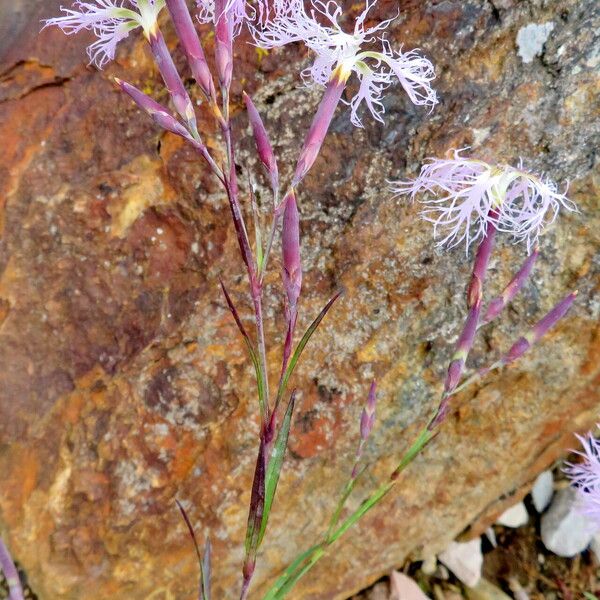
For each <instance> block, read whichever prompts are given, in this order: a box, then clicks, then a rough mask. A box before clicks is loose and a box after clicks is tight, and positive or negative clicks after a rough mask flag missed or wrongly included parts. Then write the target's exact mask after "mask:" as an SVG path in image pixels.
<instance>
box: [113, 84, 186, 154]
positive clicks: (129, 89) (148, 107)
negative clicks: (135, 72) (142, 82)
mask: <svg viewBox="0 0 600 600" xmlns="http://www.w3.org/2000/svg"><path fill="white" fill-rule="evenodd" d="M115 83H116V84H117V85H118V86H119V87H120V88H121V90H122V91H123V92H125V93H126V94H127V95H128V96H129V97H130V98H131V99H132V100H133V101H134V102H135V103H136V104H137V105H138V106H139V107H140V108H141V109H142V110H143V111H145V112H146V113H148V114H149V115H150V116H151V117H152V119H153V120H154V122H155V123H156V124H157V125H159V126H160V127H162V128H163V129H166V130H167V131H170V132H171V133H174V134H176V135H180V136H181V137H183V138H186V139H187V140H190V141H192V142H193V141H194V140H193V139H192V136H191V135H190V132H189V131H188V130H187V129H186V128H185V127H184V126H183V125H182V124H181V123H180V122H179V121H178V120H177V119H176V118H175V117H174V116H173V115H172V114H171V113H170V111H169V109H168V108H166V107H165V106H163V105H162V104H159V103H158V102H156V100H153V99H152V98H150V96H148V95H146V94H144V92H142V91H141V90H139V89H138V88H136V87H135V86H133V85H131V84H130V83H127V82H126V81H122V80H121V79H118V78H117V77H115Z"/></svg>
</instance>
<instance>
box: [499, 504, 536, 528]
mask: <svg viewBox="0 0 600 600" xmlns="http://www.w3.org/2000/svg"><path fill="white" fill-rule="evenodd" d="M527 521H529V514H528V513H527V509H526V508H525V504H523V502H517V503H516V504H515V505H513V506H511V507H510V508H509V509H507V510H505V511H504V512H503V513H502V514H501V515H500V516H499V517H498V520H497V521H496V523H499V524H500V525H504V527H521V526H522V525H525V524H526V523H527Z"/></svg>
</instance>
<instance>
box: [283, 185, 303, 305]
mask: <svg viewBox="0 0 600 600" xmlns="http://www.w3.org/2000/svg"><path fill="white" fill-rule="evenodd" d="M283 202H284V209H283V227H282V231H281V247H282V252H283V287H284V289H285V293H286V296H287V300H288V305H289V310H290V312H292V313H295V310H296V305H297V303H298V298H299V297H300V291H301V289H302V261H301V259H300V214H299V212H298V204H297V203H296V194H295V192H294V190H293V189H292V190H290V191H289V192H288V194H287V195H286V197H285V198H284V201H283Z"/></svg>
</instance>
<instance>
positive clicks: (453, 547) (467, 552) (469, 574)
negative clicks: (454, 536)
mask: <svg viewBox="0 0 600 600" xmlns="http://www.w3.org/2000/svg"><path fill="white" fill-rule="evenodd" d="M438 558H439V560H440V561H441V562H442V563H444V564H445V565H446V566H447V567H448V568H449V569H450V570H451V571H452V572H453V573H454V575H456V577H457V578H458V579H460V581H462V582H463V583H464V584H465V585H466V586H468V587H475V586H476V585H477V584H478V583H479V580H480V579H481V567H482V566H483V554H482V552H481V538H476V539H474V540H471V541H470V542H465V543H460V542H452V543H451V544H450V545H449V546H448V547H447V548H446V549H445V550H444V551H443V552H442V553H441V554H440V555H439V556H438Z"/></svg>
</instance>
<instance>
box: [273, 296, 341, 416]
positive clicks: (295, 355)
mask: <svg viewBox="0 0 600 600" xmlns="http://www.w3.org/2000/svg"><path fill="white" fill-rule="evenodd" d="M341 295H342V291H341V290H340V291H339V292H337V294H335V296H333V298H331V300H329V302H328V303H327V304H326V305H325V306H324V307H323V309H322V310H321V312H320V313H319V314H318V316H317V318H316V319H315V320H314V321H313V322H312V323H311V324H310V327H309V328H308V329H307V330H306V333H305V334H304V335H303V336H302V339H301V340H300V342H299V343H298V345H297V346H296V349H295V350H294V353H293V354H292V358H291V359H290V362H289V364H288V366H287V369H286V370H285V372H284V374H283V377H282V378H281V382H280V383H279V389H278V390H277V399H276V401H275V409H274V410H277V406H278V405H279V402H280V401H281V399H282V398H283V396H284V394H285V390H286V388H287V384H288V382H289V380H290V377H291V376H292V374H293V372H294V369H295V368H296V365H297V364H298V360H300V356H301V355H302V352H303V350H304V348H305V347H306V344H308V340H310V338H311V337H312V334H313V333H314V332H315V331H316V330H317V327H318V326H319V325H320V324H321V321H322V320H323V319H324V318H325V315H326V314H327V313H328V312H329V309H330V308H331V307H332V306H333V305H334V304H335V301H336V300H337V299H338V298H339V297H340V296H341Z"/></svg>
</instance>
